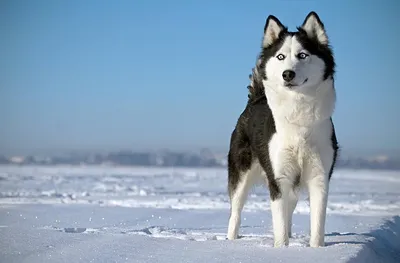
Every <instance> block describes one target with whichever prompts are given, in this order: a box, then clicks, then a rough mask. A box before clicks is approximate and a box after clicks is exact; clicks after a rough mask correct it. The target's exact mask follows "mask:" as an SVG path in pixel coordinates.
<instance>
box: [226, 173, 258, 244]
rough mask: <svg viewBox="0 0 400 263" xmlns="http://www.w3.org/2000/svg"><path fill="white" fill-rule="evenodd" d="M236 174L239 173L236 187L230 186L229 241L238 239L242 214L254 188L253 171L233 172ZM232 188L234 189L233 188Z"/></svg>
mask: <svg viewBox="0 0 400 263" xmlns="http://www.w3.org/2000/svg"><path fill="white" fill-rule="evenodd" d="M232 172H234V173H238V174H237V175H236V176H235V177H236V178H237V179H238V181H237V182H236V184H235V185H233V184H229V187H230V189H229V192H230V199H231V211H230V212H231V214H230V217H229V226H228V236H227V237H228V239H229V240H233V239H236V238H237V237H238V233H239V228H240V221H241V220H240V219H241V213H242V210H243V206H244V204H245V202H246V199H247V196H248V193H249V190H250V188H251V186H252V180H251V170H248V171H246V172H239V171H237V170H236V171H232ZM231 175H232V174H230V175H229V176H230V178H231ZM233 186H235V187H233ZM231 187H232V188H231Z"/></svg>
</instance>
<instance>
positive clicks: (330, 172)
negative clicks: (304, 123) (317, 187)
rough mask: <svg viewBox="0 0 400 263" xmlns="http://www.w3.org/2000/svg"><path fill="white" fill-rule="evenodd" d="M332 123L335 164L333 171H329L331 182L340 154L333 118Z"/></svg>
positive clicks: (332, 167) (332, 166) (333, 164)
mask: <svg viewBox="0 0 400 263" xmlns="http://www.w3.org/2000/svg"><path fill="white" fill-rule="evenodd" d="M331 123H332V135H331V141H332V148H333V162H332V165H331V169H330V170H329V180H331V177H332V174H333V170H334V169H335V164H336V160H337V157H338V152H339V145H338V141H337V138H336V133H335V126H334V125H333V121H332V118H331Z"/></svg>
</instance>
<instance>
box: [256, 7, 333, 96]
mask: <svg viewBox="0 0 400 263" xmlns="http://www.w3.org/2000/svg"><path fill="white" fill-rule="evenodd" d="M260 60H261V61H260V63H261V65H260V66H261V70H262V75H263V82H264V85H265V86H274V87H277V88H279V89H280V88H283V89H289V90H293V91H306V90H307V89H310V88H313V87H316V86H318V85H319V84H320V83H321V82H323V81H325V80H326V79H328V78H332V77H333V74H334V70H335V69H334V67H335V62H334V58H333V54H332V50H331V49H330V47H329V43H328V37H327V34H326V31H325V28H324V24H323V23H322V22H321V20H320V19H319V17H318V15H317V14H316V13H315V12H311V13H310V14H308V15H307V17H306V19H305V20H304V22H303V25H302V26H301V27H298V28H297V31H296V32H289V31H288V29H287V27H286V26H284V25H282V23H281V22H280V21H279V20H278V19H277V18H276V17H275V16H272V15H270V16H269V17H268V18H267V21H266V23H265V27H264V37H263V43H262V52H261V56H260Z"/></svg>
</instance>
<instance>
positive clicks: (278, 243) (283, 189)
mask: <svg viewBox="0 0 400 263" xmlns="http://www.w3.org/2000/svg"><path fill="white" fill-rule="evenodd" d="M276 183H277V185H278V187H279V192H280V193H279V195H278V196H272V195H271V212H272V227H273V229H274V230H273V231H274V247H282V246H288V245H289V221H290V220H289V192H290V191H291V187H292V184H291V182H290V180H288V179H287V178H285V177H282V178H277V179H276Z"/></svg>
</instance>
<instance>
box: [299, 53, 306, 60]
mask: <svg viewBox="0 0 400 263" xmlns="http://www.w3.org/2000/svg"><path fill="white" fill-rule="evenodd" d="M297 57H298V58H299V59H305V58H306V57H308V55H307V54H306V53H303V52H301V53H299V54H298V55H297Z"/></svg>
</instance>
